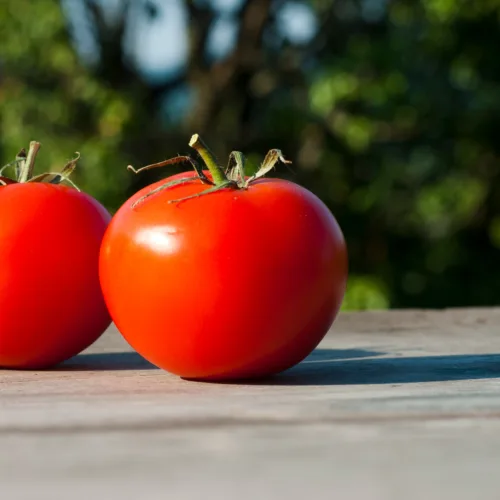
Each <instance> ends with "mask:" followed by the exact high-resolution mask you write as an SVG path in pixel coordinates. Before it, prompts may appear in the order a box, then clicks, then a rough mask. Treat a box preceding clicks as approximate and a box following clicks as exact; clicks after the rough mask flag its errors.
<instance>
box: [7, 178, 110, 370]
mask: <svg viewBox="0 0 500 500" xmlns="http://www.w3.org/2000/svg"><path fill="white" fill-rule="evenodd" d="M0 213H2V214H4V217H2V223H1V224H0V262H1V264H2V265H1V267H0V367H2V368H15V369H41V368H47V367H51V366H53V365H56V364H58V363H60V362H62V361H64V360H66V359H68V358H70V357H72V356H74V355H76V354H78V353H79V352H81V351H82V350H84V349H85V348H86V347H88V346H89V345H91V344H92V343H93V342H94V341H95V340H97V338H98V337H99V336H100V335H101V334H102V333H103V332H104V330H105V329H106V328H107V327H108V326H109V324H110V323H111V318H110V316H109V313H108V312H107V309H106V305H105V302H104V299H103V297H102V292H101V289H100V284H99V276H98V256H99V248H100V243H101V240H102V236H103V234H104V232H105V230H106V227H107V225H108V223H109V221H110V219H111V216H110V214H109V213H108V212H107V211H106V209H105V208H104V207H103V206H101V205H100V204H99V203H98V202H97V201H96V200H95V199H93V198H92V197H91V196H89V195H87V194H85V193H82V192H79V191H77V190H76V189H73V188H69V187H66V186H62V185H53V184H48V183H37V182H33V183H25V184H22V183H20V184H11V185H8V186H3V187H0Z"/></svg>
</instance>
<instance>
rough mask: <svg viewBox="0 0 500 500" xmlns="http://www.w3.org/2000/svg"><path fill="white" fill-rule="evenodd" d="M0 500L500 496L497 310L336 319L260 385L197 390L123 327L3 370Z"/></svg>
mask: <svg viewBox="0 0 500 500" xmlns="http://www.w3.org/2000/svg"><path fill="white" fill-rule="evenodd" d="M0 447H1V450H2V452H1V453H0V485H1V486H2V492H3V493H2V498H5V499H9V500H10V499H22V500H25V499H34V500H35V499H36V500H45V499H51V500H52V499H55V498H71V499H73V500H80V499H82V500H83V499H88V498H91V497H96V498H102V499H114V498H117V499H118V498H119V499H122V500H125V499H129V498H130V499H132V498H134V499H137V498H140V499H149V498H151V499H157V498H172V499H175V500H183V499H189V500H195V499H199V498H203V499H212V498H213V499H242V500H246V499H248V500H250V499H266V500H267V499H270V500H271V499H272V500H274V499H281V498H283V499H293V500H294V499H302V498H306V497H307V496H310V497H311V496H314V498H315V499H323V498H324V499H332V498H355V499H358V498H359V499H370V500H372V499H374V500H375V499H376V500H378V499H380V500H392V499H394V500H396V499H398V500H399V499H402V498H404V499H405V500H413V499H423V498H425V499H426V500H429V499H441V500H447V499H451V498H453V499H478V500H479V499H492V500H493V499H498V498H500V478H498V474H497V470H498V467H499V466H500V308H495V309H468V310H445V311H391V312H366V313H351V314H347V313H345V314H342V315H340V316H339V318H338V320H337V321H336V323H335V325H334V328H333V329H332V331H331V332H330V333H329V334H328V335H327V337H326V338H325V340H324V341H323V342H322V344H321V345H320V347H319V348H318V349H317V350H316V351H315V352H314V353H313V354H311V356H310V357H309V358H308V359H307V360H305V361H304V362H303V363H301V364H300V365H298V366H297V367H295V368H293V369H292V370H289V371H288V372H286V373H284V374H282V375H280V376H277V377H274V378H272V379H269V380H266V381H259V382H254V383H246V384H208V383H195V382H187V381H183V380H181V379H178V378H176V377H174V376H171V375H169V374H167V373H165V372H163V371H160V370H158V369H156V368H155V367H153V366H152V365H150V364H149V363H147V362H146V361H144V360H143V359H142V358H140V356H138V355H137V354H136V353H134V352H132V351H131V349H130V348H129V347H128V346H127V344H126V343H125V342H124V341H123V339H122V338H121V337H120V335H119V334H118V333H117V332H116V331H115V329H113V328H110V330H109V331H108V332H106V334H105V335H104V336H103V337H102V338H101V339H100V340H99V341H98V342H97V343H96V344H95V345H94V346H92V347H91V348H90V349H89V350H88V351H87V352H85V353H83V354H82V355H80V356H78V357H76V358H74V359H72V360H70V361H68V362H67V363H65V364H63V365H61V366H60V367H58V368H57V369H55V370H51V371H44V372H17V371H0Z"/></svg>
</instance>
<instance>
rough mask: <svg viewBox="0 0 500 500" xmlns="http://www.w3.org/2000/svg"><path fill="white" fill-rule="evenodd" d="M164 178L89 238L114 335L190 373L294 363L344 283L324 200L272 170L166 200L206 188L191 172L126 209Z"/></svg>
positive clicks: (338, 236)
mask: <svg viewBox="0 0 500 500" xmlns="http://www.w3.org/2000/svg"><path fill="white" fill-rule="evenodd" d="M192 175H193V174H192V173H189V174H186V173H183V174H179V175H177V176H173V177H170V178H169V179H167V181H171V180H175V179H179V178H182V177H185V176H192ZM207 175H208V176H209V174H208V172H207ZM164 183H165V180H163V181H160V182H158V183H156V184H153V185H151V186H149V187H146V188H144V189H143V190H141V191H139V192H138V193H136V194H135V195H134V196H132V198H130V199H129V200H128V201H127V202H126V203H125V204H124V205H123V206H122V207H121V208H120V210H119V211H118V212H117V213H116V214H115V216H114V218H113V220H112V221H111V223H110V225H109V227H108V230H107V231H106V234H105V236H104V239H103V243H102V246H101V255H100V278H101V286H102V289H103V293H104V297H105V300H106V303H107V305H108V309H109V311H110V314H111V317H112V318H113V320H114V322H115V324H116V325H117V327H118V329H119V330H120V332H121V333H122V335H123V336H124V337H125V339H126V340H127V341H128V342H129V344H130V345H131V346H132V347H133V348H134V349H136V350H137V351H138V352H139V353H140V354H141V355H142V356H144V357H145V358H146V359H147V360H149V361H150V362H151V363H153V364H155V365H157V366H159V367H161V368H163V369H165V370H168V371H170V372H172V373H175V374H177V375H179V376H181V377H184V378H190V379H201V380H203V379H204V380H223V379H238V378H250V377H260V376H266V375H270V374H274V373H277V372H280V371H282V370H285V369H287V368H290V367H291V366H293V365H295V364H296V363H298V362H299V361H301V360H302V359H303V358H304V357H306V356H307V355H308V354H309V353H310V352H311V351H312V350H313V349H314V348H315V347H316V346H317V345H318V343H319V342H320V341H321V340H322V338H323V337H324V335H325V334H326V332H327V331H328V329H329V328H330V326H331V324H332V322H333V320H334V318H335V316H336V314H337V312H338V310H339V307H340V305H341V302H342V299H343V295H344V291H345V285H346V279H347V253H346V248H345V243H344V239H343V236H342V233H341V230H340V228H339V226H338V224H337V222H336V220H335V219H334V217H333V215H332V214H331V213H330V211H329V210H328V209H327V207H326V206H325V205H324V204H323V202H321V201H320V200H319V199H318V198H317V197H316V196H315V195H314V194H312V193H311V192H310V191H308V190H306V189H304V188H302V187H300V186H298V185H297V184H294V183H292V182H288V181H285V180H278V179H259V180H257V181H256V182H254V183H253V184H251V185H250V186H249V187H248V189H246V190H232V189H223V190H221V191H218V192H216V193H210V194H206V195H203V196H200V197H197V198H192V199H190V200H185V201H182V202H180V203H172V204H170V203H168V201H169V200H173V199H178V198H183V197H186V196H190V195H192V194H195V193H199V192H201V191H203V190H205V189H206V188H207V186H206V185H204V184H202V183H201V181H199V180H197V179H196V180H193V182H190V183H188V184H182V185H178V186H173V187H170V188H168V189H165V190H163V191H160V192H158V193H156V194H154V195H152V196H150V197H149V198H147V199H145V200H144V201H142V202H140V203H139V204H138V205H137V206H136V207H132V204H133V203H134V202H135V201H137V200H138V199H139V198H141V197H142V196H143V195H144V194H146V193H148V192H150V191H151V190H152V189H154V188H156V187H158V186H160V185H162V184H164Z"/></svg>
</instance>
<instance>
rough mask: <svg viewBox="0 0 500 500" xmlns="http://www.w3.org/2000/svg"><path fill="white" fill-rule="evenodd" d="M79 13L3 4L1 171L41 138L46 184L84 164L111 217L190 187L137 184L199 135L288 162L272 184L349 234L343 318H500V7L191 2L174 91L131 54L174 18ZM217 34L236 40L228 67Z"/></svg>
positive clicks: (82, 5)
mask: <svg viewBox="0 0 500 500" xmlns="http://www.w3.org/2000/svg"><path fill="white" fill-rule="evenodd" d="M71 3H72V2H64V3H63V4H61V3H60V2H58V1H56V0H44V1H29V0H3V1H2V2H0V23H1V26H2V30H1V35H0V36H1V38H0V41H1V43H0V119H1V132H0V156H1V159H2V162H3V163H7V162H8V161H10V160H11V159H12V158H13V157H14V156H15V155H16V153H17V152H18V151H19V149H20V148H21V147H23V146H27V144H28V142H29V141H30V140H33V139H36V140H39V141H40V142H41V143H42V150H41V153H40V155H39V165H38V170H45V171H46V170H54V169H58V168H60V167H61V166H62V165H63V164H64V163H65V161H66V160H67V159H69V158H70V157H72V156H73V154H74V152H75V151H79V152H80V153H81V155H82V159H81V161H80V163H79V169H78V172H77V173H76V175H75V181H76V182H77V183H78V184H79V185H80V186H81V187H82V188H83V189H85V190H87V191H88V192H90V193H92V194H93V195H94V196H96V197H97V198H98V199H99V200H101V201H102V202H103V203H104V204H105V205H106V206H107V207H108V208H109V209H110V210H111V211H113V210H115V209H116V208H117V207H118V206H119V205H120V203H122V202H123V201H124V200H125V199H126V197H128V196H129V195H131V194H132V193H133V192H134V191H136V190H137V189H139V188H140V187H142V186H143V185H145V184H147V183H150V182H152V181H153V180H156V179H157V178H158V177H159V176H166V175H168V174H170V173H174V172H177V171H178V170H179V169H175V170H174V169H171V170H170V171H164V172H152V173H150V174H147V175H144V176H141V177H134V176H132V175H131V174H130V173H128V172H127V171H126V169H125V167H126V165H127V164H133V165H135V166H141V165H144V164H146V163H150V162H154V161H159V160H161V159H164V158H167V157H171V156H174V155H176V154H185V153H188V152H189V148H188V147H187V143H188V140H189V137H190V136H191V134H192V133H194V132H198V133H200V134H201V135H202V136H203V137H204V139H205V140H206V141H207V142H208V143H209V144H211V146H212V149H214V150H215V151H216V152H217V153H218V155H219V156H220V158H221V159H222V158H224V157H226V156H227V154H228V153H229V151H230V150H232V149H238V150H241V151H244V152H245V153H246V155H247V157H248V158H249V160H250V161H251V162H253V164H256V163H258V162H259V161H260V160H261V159H262V157H263V155H264V153H265V152H266V151H267V150H268V149H270V148H272V147H279V148H280V149H282V150H283V151H284V152H285V155H286V156H287V157H288V158H290V159H292V160H293V172H292V173H291V172H289V171H287V170H286V169H282V170H278V171H277V172H276V175H279V176H282V177H288V178H291V179H292V180H294V181H295V182H298V183H300V184H302V185H304V186H306V187H307V188H309V189H311V190H312V191H313V192H315V193H316V194H317V195H318V196H320V197H321V198H322V199H323V200H324V201H325V203H326V204H327V205H328V206H329V207H330V209H331V210H332V211H333V213H334V214H335V215H336V217H337V219H338V221H339V223H340V225H341V227H342V229H343V231H344V234H345V237H346V240H347V242H348V246H349V255H350V269H351V279H350V282H349V287H348V293H347V296H346V300H345V303H344V306H343V307H344V309H363V308H387V307H445V306H463V305H493V304H498V303H499V301H500V280H499V279H498V278H497V276H496V273H497V262H498V258H499V255H500V196H499V195H500V193H499V191H500V171H499V169H500V158H499V154H500V140H499V130H500V60H499V59H498V58H497V57H496V50H495V47H497V46H498V44H499V43H500V0H488V1H483V2H466V1H459V0H420V1H417V0H363V1H361V0H336V1H333V0H314V1H311V2H284V1H272V0H252V1H243V0H240V1H238V0H235V7H234V9H233V10H232V11H231V12H230V13H227V12H226V13H222V12H220V11H219V10H218V9H220V5H219V3H223V2H210V1H208V0H206V1H203V0H199V1H194V0H191V1H188V0H186V1H185V2H181V3H182V5H183V7H184V9H185V12H186V14H187V20H188V23H187V28H186V29H187V31H186V33H187V42H188V44H187V50H186V61H185V63H184V64H183V65H182V67H181V68H180V69H178V71H176V72H175V73H172V74H170V75H165V76H164V78H163V79H162V78H160V79H158V78H157V79H151V78H148V77H147V75H145V74H144V72H143V71H141V69H140V65H139V64H138V61H137V59H134V57H132V56H131V55H130V50H129V51H128V52H127V43H130V42H127V40H130V35H131V33H132V34H133V30H134V26H135V24H134V21H136V20H137V19H138V18H139V17H140V16H142V17H143V18H144V19H146V20H147V22H149V23H155V22H161V19H162V16H166V15H168V14H169V8H171V7H169V6H170V5H171V4H170V3H168V2H159V1H157V2H155V1H154V0H149V1H147V0H144V1H142V0H140V1H139V0H138V1H136V2H130V1H126V0H122V1H120V0H118V1H115V2H113V5H114V7H113V15H110V14H109V12H108V11H107V7H106V4H107V2H105V0H101V1H98V0H73V6H74V5H76V4H78V9H77V10H76V11H74V12H72V11H71V10H68V9H69V8H68V5H70V4H71ZM218 5H219V6H218ZM291 7H294V8H295V9H296V10H295V11H296V15H299V10H297V9H298V8H299V7H300V8H301V9H302V11H301V12H302V13H304V9H305V11H306V12H308V14H309V16H310V18H312V19H313V20H315V28H314V32H313V36H312V37H309V39H306V40H304V37H302V38H300V37H298V38H297V37H295V38H294V37H293V36H292V35H293V30H291V29H290V27H289V26H287V22H286V21H285V22H284V21H283V19H284V17H283V16H282V15H281V14H280V13H281V12H282V11H283V10H284V9H286V8H288V9H290V8H291ZM221 18H224V19H225V20H226V21H228V22H230V23H232V25H233V26H234V27H235V28H236V36H235V40H234V43H233V44H232V46H231V47H230V49H229V50H228V51H227V53H226V54H224V55H223V56H219V57H215V56H213V54H210V52H209V51H208V48H207V47H208V46H209V43H210V37H211V34H212V32H213V31H214V30H215V29H216V27H217V23H218V22H219V21H220V20H221ZM287 19H290V18H289V17H288V18H287ZM288 24H289V21H288ZM82 30H87V32H88V33H91V36H92V40H93V43H94V47H95V49H94V53H93V54H92V56H93V57H91V58H87V59H86V58H85V57H83V56H82V54H81V52H79V51H78V50H77V48H78V43H77V41H78V36H77V35H78V34H79V33H80V32H82ZM132 38H133V37H132ZM306 38H307V37H306ZM173 42H175V40H174V41H173ZM179 43H180V42H179ZM158 50H161V47H160V48H158ZM183 96H184V97H185V96H188V98H187V99H186V98H183ZM290 251H293V249H290Z"/></svg>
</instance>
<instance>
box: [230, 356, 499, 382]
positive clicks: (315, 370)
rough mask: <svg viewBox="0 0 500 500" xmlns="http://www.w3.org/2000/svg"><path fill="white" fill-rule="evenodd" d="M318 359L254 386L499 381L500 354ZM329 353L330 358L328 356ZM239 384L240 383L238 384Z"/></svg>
mask: <svg viewBox="0 0 500 500" xmlns="http://www.w3.org/2000/svg"><path fill="white" fill-rule="evenodd" d="M319 350H320V351H322V353H321V357H319V358H316V359H314V358H311V357H309V358H307V359H306V360H304V361H303V362H302V363H300V364H298V365H297V366H295V367H293V368H291V369H289V370H287V371H286V372H283V373H281V374H278V375H275V376H273V377H269V378H267V379H265V380H259V381H257V380H256V381H252V382H249V381H247V382H243V383H246V384H251V385H256V384H262V385H283V386H307V385H310V386H311V385H324V386H326V385H355V384H360V385H364V384H410V383H418V382H446V381H453V380H478V379H488V378H500V354H456V355H446V356H415V357H408V358H404V357H365V358H362V357H358V358H356V359H346V358H338V357H336V353H335V350H329V349H324V350H321V349H319ZM329 352H330V353H331V357H330V356H329V355H328V354H329ZM240 383H241V382H240Z"/></svg>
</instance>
